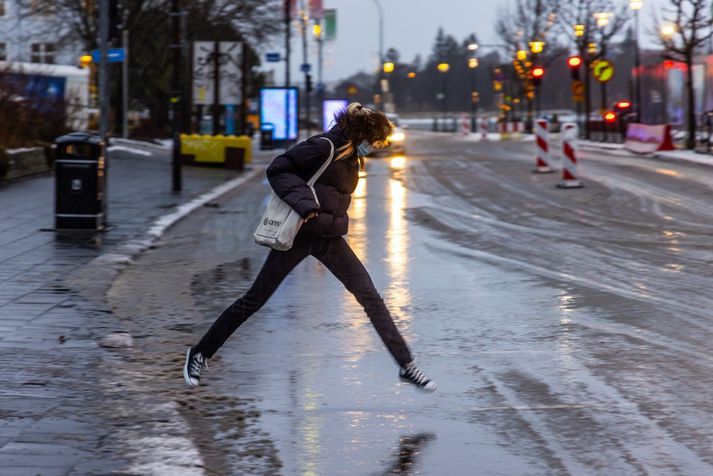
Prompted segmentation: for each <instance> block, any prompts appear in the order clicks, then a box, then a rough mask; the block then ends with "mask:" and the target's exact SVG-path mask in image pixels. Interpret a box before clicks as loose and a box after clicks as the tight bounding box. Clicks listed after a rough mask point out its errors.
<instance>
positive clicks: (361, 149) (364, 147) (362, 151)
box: [357, 141, 374, 157]
mask: <svg viewBox="0 0 713 476" xmlns="http://www.w3.org/2000/svg"><path fill="white" fill-rule="evenodd" d="M372 152H374V147H372V145H371V144H369V142H367V141H363V142H362V143H361V144H359V145H358V146H357V154H358V155H359V156H360V157H366V156H367V155H369V154H371V153H372Z"/></svg>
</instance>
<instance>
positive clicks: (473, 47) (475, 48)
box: [468, 43, 478, 51]
mask: <svg viewBox="0 0 713 476" xmlns="http://www.w3.org/2000/svg"><path fill="white" fill-rule="evenodd" d="M468 51H478V43H470V44H469V45H468Z"/></svg>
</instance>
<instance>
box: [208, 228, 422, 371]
mask: <svg viewBox="0 0 713 476" xmlns="http://www.w3.org/2000/svg"><path fill="white" fill-rule="evenodd" d="M308 255H312V256H314V257H315V258H317V259H318V260H319V261H321V262H322V263H324V265H325V266H326V267H327V269H329V271H331V272H332V274H334V276H336V277H337V279H339V280H340V281H341V282H342V284H344V286H345V287H346V288H347V290H349V291H350V292H351V293H352V294H353V295H354V296H355V297H356V299H357V301H358V302H359V304H361V305H362V306H363V307H364V310H365V311H366V314H367V316H369V319H370V320H371V323H372V324H373V325H374V327H375V328H376V331H377V332H378V334H379V336H380V337H381V340H382V341H383V342H384V344H385V345H386V347H387V349H389V352H391V355H393V356H394V359H395V360H396V362H397V363H398V364H399V365H401V366H403V365H405V364H407V363H409V362H411V360H412V356H411V352H410V351H409V348H408V346H407V345H406V342H405V341H404V339H403V337H402V336H401V334H400V333H399V331H398V329H397V328H396V325H395V324H394V321H393V319H392V318H391V315H390V314H389V311H388V309H387V308H386V305H385V304H384V300H383V299H382V298H381V296H380V295H379V293H378V292H377V290H376V288H374V283H373V282H372V281H371V277H370V276H369V273H368V272H367V271H366V268H364V265H363V264H362V263H361V261H359V258H358V257H357V256H356V255H355V254H354V251H352V249H351V248H350V247H349V244H348V243H347V242H346V241H345V240H344V238H341V237H339V238H321V237H316V236H303V235H298V236H297V239H296V240H295V243H294V245H293V247H292V248H291V249H289V250H288V251H275V250H271V251H270V254H269V255H268V256H267V260H266V261H265V264H264V265H263V267H262V269H261V270H260V273H259V274H258V275H257V278H256V279H255V282H254V283H253V285H252V286H251V287H250V289H249V290H248V291H247V292H246V293H245V294H244V295H243V296H242V297H241V298H240V299H238V300H237V301H235V302H234V303H233V304H232V305H231V306H229V307H228V308H227V309H226V310H225V311H223V313H222V314H221V315H220V317H218V320H216V321H215V322H214V323H213V325H212V326H211V327H210V329H208V332H207V333H206V334H205V335H204V336H203V338H202V339H201V341H200V342H199V343H198V345H197V346H196V350H197V351H198V352H201V353H202V354H203V355H204V356H206V357H208V358H210V357H211V356H212V355H213V354H214V353H215V352H216V351H217V350H218V349H219V348H220V347H221V346H222V345H223V343H224V342H225V341H226V340H227V339H228V337H230V336H231V335H232V334H233V332H235V330H236V329H237V328H238V327H240V325H241V324H242V323H243V322H245V321H246V320H247V319H248V318H249V317H250V316H252V315H253V314H254V313H255V312H256V311H257V310H258V309H260V308H261V307H262V306H263V304H265V302H267V300H268V299H269V298H270V296H271V295H272V293H273V292H275V290H276V289H277V287H278V286H279V285H280V283H281V282H282V280H283V279H285V277H286V276H287V275H288V274H289V273H290V271H292V270H293V269H294V268H295V266H297V265H298V264H299V263H300V262H301V261H302V260H303V259H305V258H306V257H307V256H308Z"/></svg>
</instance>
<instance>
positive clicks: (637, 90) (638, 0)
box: [629, 0, 644, 122]
mask: <svg viewBox="0 0 713 476" xmlns="http://www.w3.org/2000/svg"><path fill="white" fill-rule="evenodd" d="M643 6H644V2H643V0H629V8H631V9H632V10H634V31H635V32H634V34H635V35H636V46H635V48H636V49H635V50H634V75H633V76H634V80H635V81H636V82H635V83H634V85H635V86H634V100H635V101H636V122H641V56H640V48H639V10H641V8H642V7H643Z"/></svg>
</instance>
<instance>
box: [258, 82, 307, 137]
mask: <svg viewBox="0 0 713 476" xmlns="http://www.w3.org/2000/svg"><path fill="white" fill-rule="evenodd" d="M297 101H298V93H297V88H262V89H260V128H261V129H267V128H271V129H272V139H273V140H274V141H296V140H297V130H298V129H297Z"/></svg>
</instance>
